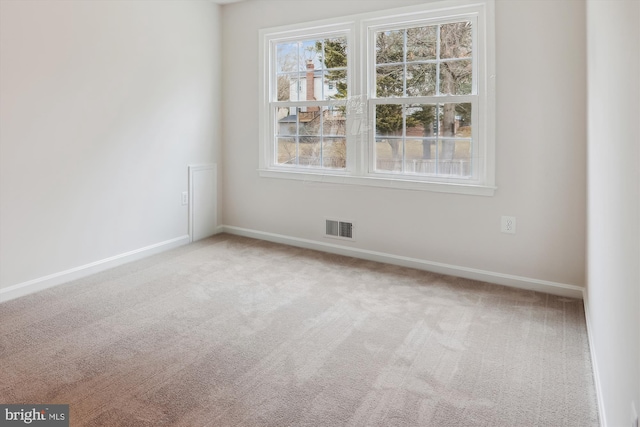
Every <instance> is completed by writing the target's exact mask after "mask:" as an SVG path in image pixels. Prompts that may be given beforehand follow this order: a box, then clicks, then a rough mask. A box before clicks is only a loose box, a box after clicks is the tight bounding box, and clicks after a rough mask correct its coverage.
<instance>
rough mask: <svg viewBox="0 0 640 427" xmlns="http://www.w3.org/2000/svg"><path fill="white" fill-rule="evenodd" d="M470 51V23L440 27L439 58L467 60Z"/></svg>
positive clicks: (457, 23)
mask: <svg viewBox="0 0 640 427" xmlns="http://www.w3.org/2000/svg"><path fill="white" fill-rule="evenodd" d="M471 49H472V31H471V22H455V23H453V24H443V25H441V26H440V58H441V59H447V58H469V57H471Z"/></svg>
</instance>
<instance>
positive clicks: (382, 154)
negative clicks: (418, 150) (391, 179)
mask: <svg viewBox="0 0 640 427" xmlns="http://www.w3.org/2000/svg"><path fill="white" fill-rule="evenodd" d="M375 154H376V170H380V171H393V172H402V156H403V144H402V138H376V153H375Z"/></svg>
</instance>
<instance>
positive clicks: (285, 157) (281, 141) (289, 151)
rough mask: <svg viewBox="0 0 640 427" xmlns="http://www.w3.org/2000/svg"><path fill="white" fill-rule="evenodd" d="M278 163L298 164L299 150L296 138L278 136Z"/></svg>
mask: <svg viewBox="0 0 640 427" xmlns="http://www.w3.org/2000/svg"><path fill="white" fill-rule="evenodd" d="M276 145H277V153H276V163H278V164H289V165H295V164H296V157H297V150H296V139H295V138H277V140H276Z"/></svg>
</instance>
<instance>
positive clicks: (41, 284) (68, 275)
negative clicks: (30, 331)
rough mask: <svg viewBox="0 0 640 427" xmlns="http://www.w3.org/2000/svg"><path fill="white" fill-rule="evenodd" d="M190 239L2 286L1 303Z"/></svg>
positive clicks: (179, 239)
mask: <svg viewBox="0 0 640 427" xmlns="http://www.w3.org/2000/svg"><path fill="white" fill-rule="evenodd" d="M189 241H190V239H189V236H188V235H185V236H180V237H176V238H175V239H170V240H166V241H164V242H160V243H156V244H153V245H149V246H145V247H144V248H140V249H135V250H133V251H129V252H125V253H123V254H119V255H115V256H112V257H109V258H105V259H102V260H99V261H95V262H92V263H89V264H85V265H81V266H79V267H74V268H71V269H69V270H65V271H61V272H59V273H54V274H50V275H48V276H44V277H39V278H37V279H33V280H29V281H27V282H23V283H18V284H17V285H13V286H9V287H7V288H1V289H0V303H2V302H5V301H9V300H12V299H14V298H18V297H21V296H24V295H27V294H31V293H33V292H37V291H41V290H43V289H47V288H50V287H52V286H57V285H60V284H62V283H66V282H69V281H71V280H76V279H80V278H82V277H85V276H89V275H91V274H95V273H98V272H100V271H104V270H107V269H109V268H113V267H117V266H119V265H122V264H125V263H128V262H131V261H136V260H138V259H142V258H145V257H148V256H150V255H154V254H157V253H160V252H164V251H166V250H169V249H173V248H176V247H178V246H182V245H185V244H187V243H189Z"/></svg>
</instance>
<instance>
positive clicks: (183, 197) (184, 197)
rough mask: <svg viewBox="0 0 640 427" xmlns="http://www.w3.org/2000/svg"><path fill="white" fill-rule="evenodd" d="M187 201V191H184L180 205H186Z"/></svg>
mask: <svg viewBox="0 0 640 427" xmlns="http://www.w3.org/2000/svg"><path fill="white" fill-rule="evenodd" d="M187 203H189V193H187V192H186V191H183V192H182V205H183V206H184V205H186V204H187Z"/></svg>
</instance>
